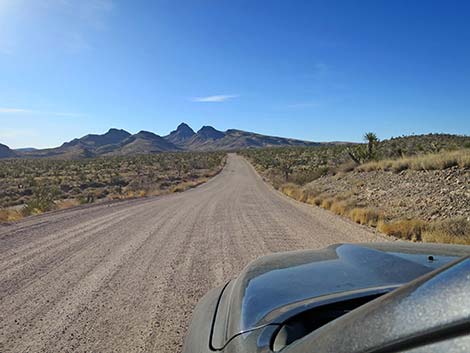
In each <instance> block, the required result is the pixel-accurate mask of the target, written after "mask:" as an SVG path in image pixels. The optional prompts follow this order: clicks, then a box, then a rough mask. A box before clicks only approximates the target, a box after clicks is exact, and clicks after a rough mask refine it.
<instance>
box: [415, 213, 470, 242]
mask: <svg viewBox="0 0 470 353" xmlns="http://www.w3.org/2000/svg"><path fill="white" fill-rule="evenodd" d="M421 236H422V240H423V241H425V242H430V243H451V244H470V221H469V220H468V219H467V218H465V217H456V218H452V219H447V220H444V221H439V222H434V223H431V224H430V225H429V226H428V229H426V230H425V231H423V233H422V235H421Z"/></svg>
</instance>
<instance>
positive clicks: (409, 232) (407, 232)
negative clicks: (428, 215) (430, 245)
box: [377, 219, 426, 241]
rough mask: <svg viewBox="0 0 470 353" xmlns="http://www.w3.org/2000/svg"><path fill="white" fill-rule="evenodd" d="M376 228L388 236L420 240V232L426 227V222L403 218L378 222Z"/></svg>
mask: <svg viewBox="0 0 470 353" xmlns="http://www.w3.org/2000/svg"><path fill="white" fill-rule="evenodd" d="M377 229H378V230H379V231H380V232H382V233H385V234H387V235H390V236H394V237H397V238H401V239H406V240H414V241H416V240H421V234H422V232H423V231H424V230H425V229H426V222H424V221H422V220H420V219H405V220H397V221H392V222H388V223H387V222H383V221H381V222H379V223H378V225H377Z"/></svg>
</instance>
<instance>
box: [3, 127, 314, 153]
mask: <svg viewBox="0 0 470 353" xmlns="http://www.w3.org/2000/svg"><path fill="white" fill-rule="evenodd" d="M317 145H319V143H315V142H309V141H301V140H294V139H289V138H282V137H274V136H266V135H261V134H256V133H253V132H247V131H241V130H234V129H231V130H227V131H219V130H217V129H215V128H213V127H212V126H203V127H202V128H201V129H200V130H199V131H198V132H197V133H196V132H195V131H194V130H193V129H192V128H191V127H190V126H189V125H187V124H185V123H181V124H180V125H179V126H178V127H177V128H176V130H174V131H172V132H171V133H170V134H169V135H167V136H164V137H162V136H159V135H156V134H154V133H153V132H149V131H140V132H139V133H137V134H134V135H132V134H131V133H129V132H127V131H125V130H120V129H114V128H112V129H110V130H109V131H107V132H106V133H104V134H101V135H99V134H89V135H86V136H83V137H81V138H75V139H73V140H72V141H69V142H65V143H63V144H62V145H61V146H59V147H55V148H47V149H30V148H28V149H23V150H18V151H16V153H15V152H13V151H12V153H13V155H12V154H11V153H7V152H4V156H2V155H0V158H6V157H9V156H18V157H27V158H65V159H76V158H90V157H98V156H120V155H136V154H146V153H158V152H169V151H214V150H227V151H229V150H237V149H244V148H260V147H275V146H317ZM10 151H11V150H10Z"/></svg>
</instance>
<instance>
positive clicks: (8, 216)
mask: <svg viewBox="0 0 470 353" xmlns="http://www.w3.org/2000/svg"><path fill="white" fill-rule="evenodd" d="M21 218H23V215H22V214H21V212H19V211H17V210H11V209H2V210H0V223H8V222H15V221H18V220H20V219H21Z"/></svg>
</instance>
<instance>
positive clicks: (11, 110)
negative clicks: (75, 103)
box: [0, 107, 86, 117]
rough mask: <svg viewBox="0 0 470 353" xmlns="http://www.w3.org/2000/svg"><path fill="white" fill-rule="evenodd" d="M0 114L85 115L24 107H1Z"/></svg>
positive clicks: (82, 115)
mask: <svg viewBox="0 0 470 353" xmlns="http://www.w3.org/2000/svg"><path fill="white" fill-rule="evenodd" d="M0 114H30V115H50V116H51V115H52V116H63V117H84V116H86V115H84V114H80V113H68V112H49V111H43V110H33V109H24V108H1V107H0Z"/></svg>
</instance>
